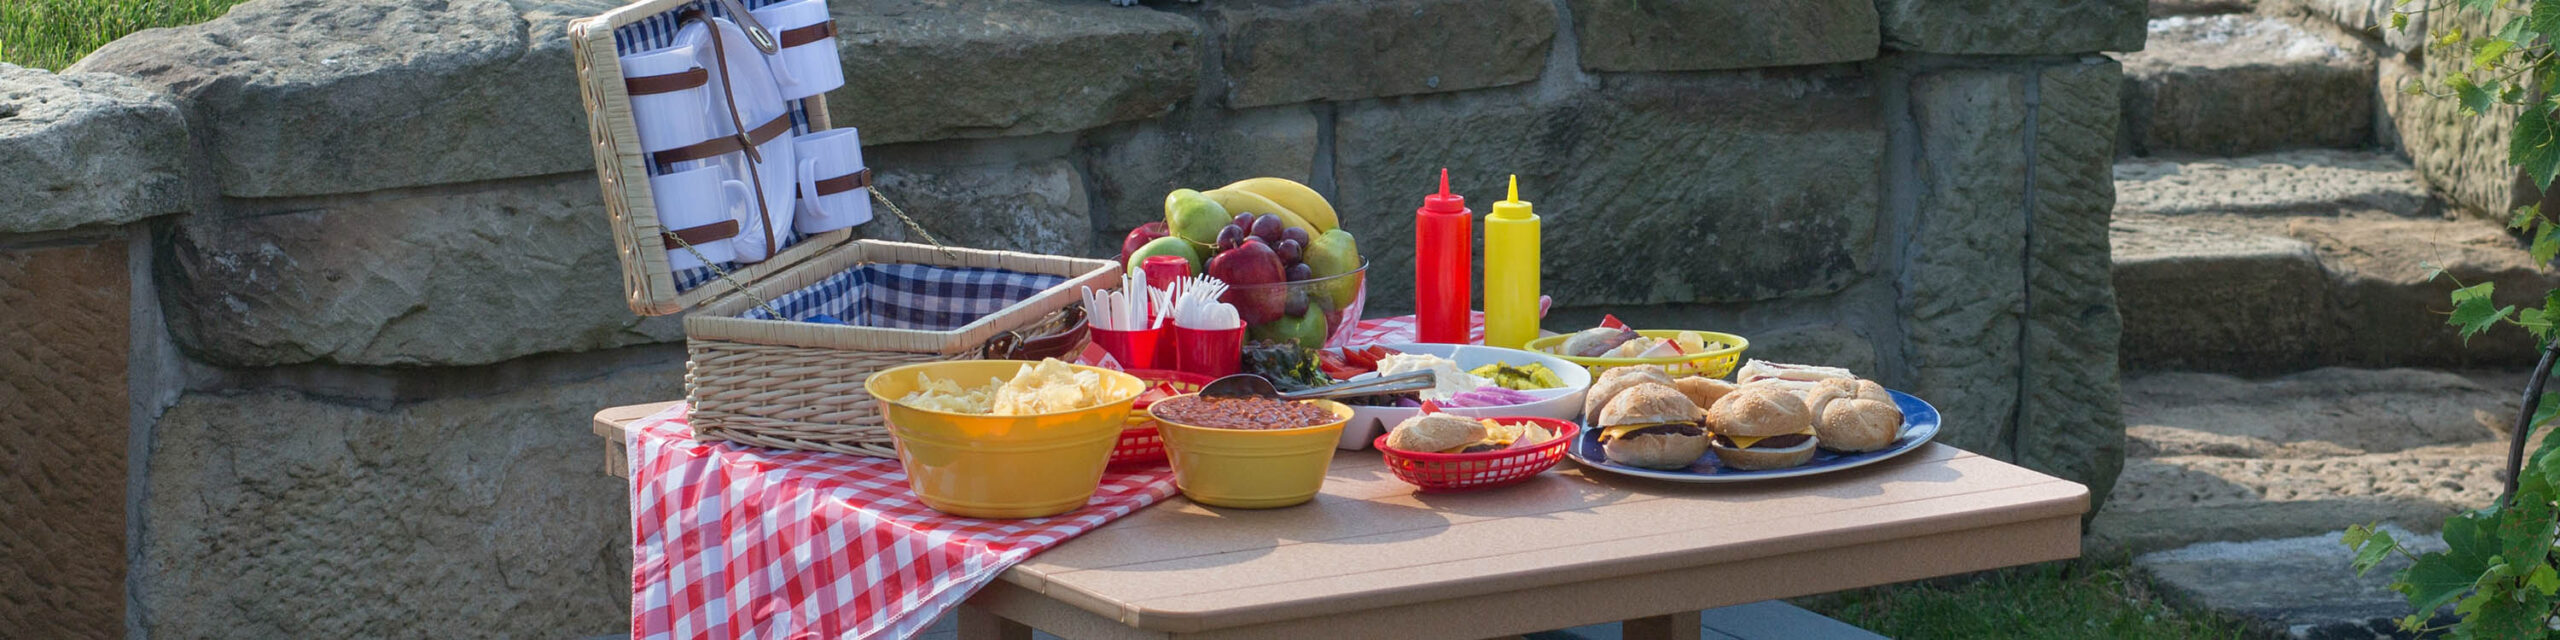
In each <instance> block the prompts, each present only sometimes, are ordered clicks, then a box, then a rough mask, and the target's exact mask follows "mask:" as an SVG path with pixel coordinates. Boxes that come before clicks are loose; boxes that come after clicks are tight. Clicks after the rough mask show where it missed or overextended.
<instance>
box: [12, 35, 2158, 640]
mask: <svg viewBox="0 0 2560 640" xmlns="http://www.w3.org/2000/svg"><path fill="white" fill-rule="evenodd" d="M613 4H615V2H613V1H612V0H513V1H507V0H447V1H445V2H440V3H413V2H403V1H400V0H352V1H351V0H252V1H251V2H248V3H246V4H243V5H241V6H239V7H238V8H236V9H234V10H233V11H232V12H231V13H230V14H229V15H227V16H225V17H223V18H221V19H219V20H216V21H214V22H211V23H207V24H203V25H197V26H191V27H183V28H177V29H162V30H152V31H146V32H142V33H138V34H135V35H132V36H129V37H127V38H124V39H122V40H119V41H117V42H115V43H113V44H110V45H108V46H107V47H106V48H104V49H102V50H100V51H99V52H97V53H95V54H93V55H92V56H90V57H89V58H88V59H86V60H83V61H82V62H80V63H79V64H77V65H75V66H74V67H73V68H72V69H71V70H69V71H68V72H66V73H64V74H61V75H54V74H46V73H42V72H35V71H25V70H19V69H14V68H7V67H0V150H9V151H13V152H15V153H0V176H6V177H8V178H10V179H11V181H12V183H13V184H27V185H37V187H36V188H34V189H31V190H30V194H31V195H30V198H29V199H26V200H23V201H22V202H24V203H25V204H24V205H23V206H16V207H13V208H9V209H0V301H5V302H6V304H7V305H8V306H9V307H11V308H12V309H13V310H16V309H36V310H40V311H43V312H44V315H43V316H42V317H41V318H39V319H37V320H33V321H32V324H26V325H24V326H21V323H27V322H30V321H28V320H20V319H18V317H17V316H12V317H11V318H9V319H0V327H7V328H9V329H11V330H13V331H14V332H15V333H13V334H12V335H25V336H31V337H32V338H34V340H33V341H30V342H27V343H26V344H25V345H24V346H20V345H15V344H13V345H12V347H11V348H9V349H0V373H5V374H6V376H7V377H6V378H0V389H5V390H10V391H16V392H17V393H14V394H10V396H0V407H5V408H7V409H13V410H12V411H8V412H7V414H6V415H9V416H10V419H11V420H12V421H11V422H8V423H0V460H13V461H14V460H18V459H21V458H23V459H25V460H32V461H34V463H35V464H39V465H44V464H50V465H56V466H57V467H59V468H60V469H61V470H60V471H59V472H51V471H49V472H47V475H43V476H37V477H38V478H40V479H41V480H42V482H41V483H35V484H33V485H32V486H31V487H29V488H28V489H26V490H25V491H23V493H30V494H35V495H43V496H47V499H46V500H44V501H41V502H40V503H28V504H22V503H17V502H9V501H7V500H5V499H0V519H8V520H12V521H35V522H39V523H42V524H41V525H40V526H39V527H38V528H37V529H36V531H38V535H34V536H32V537H9V536H0V566H8V567H12V569H11V570H0V588H5V589H7V590H8V591H9V592H10V593H12V594H16V593H19V592H21V591H26V592H29V593H35V594H39V599H34V600H29V599H22V598H14V597H13V598H7V599H0V625H10V624H11V623H13V622H17V621H21V620H30V619H32V618H31V617H30V616H29V614H28V613H27V612H28V611H52V610H55V609H54V608H52V607H49V606H46V605H43V604H41V603H48V602H74V601H76V602H81V603H84V604H85V605H88V606H87V607H86V608H79V609H64V610H77V611H80V612H82V613H83V616H79V617H75V616H52V617H51V618H48V619H45V620H43V621H41V622H42V623H43V624H54V625H62V628H63V629H64V632H65V633H64V634H63V635H113V634H114V631H115V630H116V629H119V628H121V629H125V630H127V631H129V632H130V633H131V634H132V635H136V636H149V635H168V636H179V637H269V636H310V635H316V636H350V635H399V634H427V635H474V634H510V635H530V636H563V635H578V634H597V633H608V632H612V631H614V630H616V629H618V628H619V627H621V625H622V624H623V621H624V618H623V616H624V615H625V613H626V607H627V599H626V598H624V597H623V595H624V589H625V588H626V586H627V575H626V571H627V567H626V566H625V565H626V564H627V562H628V556H627V540H626V539H625V538H626V533H625V527H626V525H625V523H624V519H625V518H627V516H628V514H627V511H626V508H625V507H624V503H623V500H624V497H623V495H622V491H623V488H622V485H621V484H620V482H619V481H616V480H613V479H610V478H607V477H604V476H602V475H600V474H599V473H597V468H596V465H595V461H596V460H595V459H596V453H595V451H596V448H595V447H594V445H593V441H592V436H589V435H587V433H586V425H585V423H586V416H588V415H589V414H591V413H592V412H593V411H595V410H596V409H599V408H602V407H605V406H609V405H616V404H626V403H636V402H644V401H652V400H661V399H667V398H673V397H676V396H677V395H678V394H679V393H680V389H679V375H680V374H679V371H680V368H681V359H682V353H681V350H680V349H679V348H677V347H676V346H675V344H674V343H676V342H677V341H680V339H681V331H680V330H679V329H678V328H677V326H676V324H675V323H674V322H673V321H672V320H671V319H641V318H637V317H634V316H632V315H631V314H630V313H629V312H628V311H627V310H626V309H624V308H623V306H622V304H621V302H620V301H619V299H618V295H617V294H616V292H617V291H618V290H619V287H620V283H619V276H618V271H617V270H616V268H615V266H614V263H613V260H614V256H613V253H612V248H611V241H610V237H609V233H608V231H607V229H606V228H605V223H606V219H605V216H604V215H603V212H602V210H601V207H599V206H598V204H599V203H598V195H597V192H596V189H595V188H594V182H593V180H592V174H591V173H590V172H591V166H590V164H589V163H590V162H591V160H590V156H589V154H588V152H587V150H586V148H585V144H586V143H585V137H584V122H585V120H584V116H583V114H582V113H581V112H580V110H579V107H578V106H577V104H576V101H575V93H574V92H575V78H574V76H573V72H572V70H571V66H570V63H569V59H568V47H567V43H566V38H565V33H564V29H565V25H566V22H567V20H569V19H570V18H573V17H576V16H583V15H590V14H594V13H599V12H601V11H603V10H605V9H607V8H610V7H611V6H612V5H613ZM836 5H837V12H838V16H837V18H838V23H839V25H840V26H842V27H843V33H841V34H840V35H839V36H838V43H839V45H840V46H841V48H842V50H843V57H844V60H845V65H846V69H847V77H848V80H849V85H848V86H847V87H846V88H845V89H843V90H840V91H838V92H835V93H834V94H831V95H830V96H829V97H828V100H829V104H830V107H831V109H832V110H833V111H834V112H835V113H836V114H838V115H837V118H838V120H839V121H840V122H841V123H844V124H850V125H854V126H859V127H861V128H862V129H863V130H864V135H865V137H866V139H867V140H868V141H869V142H871V143H872V144H873V145H875V146H874V147H873V148H871V149H869V150H868V157H869V158H870V159H871V161H872V163H873V164H874V166H876V167H878V168H879V171H880V176H879V180H880V183H881V185H882V188H883V189H884V190H886V191H888V192H889V193H891V194H892V195H894V196H896V197H897V198H898V199H900V201H901V202H902V203H903V204H904V205H906V207H907V208H908V209H910V210H912V211H916V212H920V213H921V214H922V217H923V220H922V222H923V224H924V225H925V226H926V227H928V228H929V229H930V230H931V231H933V232H934V233H935V234H936V235H937V236H940V237H942V238H944V239H945V240H946V241H950V242H954V243H956V244H961V245H966V246H976V247H988V248H1002V249H1022V250H1031V251H1041V252H1051V253H1075V254H1083V255H1104V254H1108V253H1110V252H1112V251H1113V250H1115V249H1116V248H1117V241H1118V238H1119V237H1120V235H1121V234H1122V233H1123V232H1124V231H1125V230H1126V229H1128V228H1129V227H1130V226H1133V225H1135V224H1137V223H1138V222H1140V221H1143V220H1146V219H1150V218H1154V217H1156V216H1157V215H1158V210H1159V207H1160V203H1161V200H1162V198H1163V194H1164V193H1165V192H1166V191H1167V190H1169V189H1172V188H1175V187H1183V186H1190V187H1203V186H1215V185H1218V184H1224V183H1225V182H1227V181H1230V180H1233V179H1237V178H1242V177H1248V176H1255V175H1277V176H1286V177H1292V178H1303V179H1306V181H1307V182H1309V183H1310V184H1312V185H1314V186H1316V188H1318V189H1319V190H1322V191H1324V192H1326V193H1327V194H1328V195H1329V196H1331V197H1332V198H1333V200H1334V202H1335V204H1336V205H1337V207H1338V208H1339V209H1340V210H1341V212H1342V215H1343V218H1344V220H1345V225H1346V226H1347V227H1348V228H1350V229H1352V230H1353V231H1354V232H1355V233H1357V234H1359V235H1360V236H1361V238H1362V240H1363V242H1362V244H1363V246H1364V247H1365V248H1366V249H1368V250H1369V251H1370V254H1371V256H1370V257H1371V258H1372V259H1373V260H1374V261H1375V263H1374V269H1375V270H1374V272H1373V275H1374V276H1375V278H1374V279H1373V280H1372V286H1373V289H1374V290H1373V292H1372V296H1371V299H1372V301H1373V302H1372V306H1371V308H1372V310H1373V311H1372V315H1379V314H1383V313H1391V312H1398V311H1400V310H1401V309H1402V308H1404V307H1406V306H1407V305H1406V304H1405V303H1404V300H1405V299H1406V298H1407V296H1408V294H1409V292H1410V290H1411V286H1410V279H1409V278H1407V277H1404V275H1403V274H1406V273H1409V272H1410V269H1411V258H1412V256H1411V252H1410V251H1409V249H1408V248H1407V247H1405V246H1404V244H1405V243H1403V242H1401V241H1400V240H1401V239H1402V238H1404V237H1408V236H1409V235H1410V234H1411V233H1412V231H1411V228H1410V224H1411V223H1410V220H1411V218H1410V217H1409V215H1408V213H1407V212H1409V211H1410V210H1411V209H1412V208H1413V207H1415V206H1417V204H1418V201H1419V197H1420V196H1421V195H1422V194H1423V193H1424V192H1425V191H1426V188H1427V187H1428V186H1429V181H1430V176H1431V175H1432V171H1433V170H1434V169H1437V168H1439V167H1443V166H1446V167H1449V168H1450V169H1451V170H1452V175H1453V177H1454V178H1455V180H1456V184H1455V186H1456V187H1457V188H1458V189H1459V190H1461V191H1462V192H1464V193H1466V194H1469V195H1470V196H1473V197H1474V198H1475V200H1476V201H1477V202H1478V203H1479V204H1478V208H1479V209H1482V207H1483V205H1482V204H1481V203H1484V202H1486V201H1488V200H1490V199H1492V198H1494V197H1496V196H1495V195H1494V194H1495V193H1496V187H1497V185H1498V184H1499V182H1500V180H1501V179H1502V177H1503V176H1504V175H1506V174H1511V173H1517V174H1519V175H1520V177H1521V181H1522V184H1523V185H1524V189H1525V192H1526V193H1527V194H1529V197H1530V198H1531V199H1533V200H1536V201H1537V202H1538V205H1539V212H1540V213H1541V214H1543V215H1545V216H1546V217H1547V220H1548V221H1549V225H1550V227H1549V232H1548V233H1549V236H1548V237H1549V238H1550V241H1549V249H1548V250H1547V251H1548V258H1547V265H1548V274H1549V275H1548V280H1547V282H1548V284H1547V287H1548V290H1549V291H1550V292H1551V293H1553V294H1554V295H1555V296H1556V297H1557V298H1558V300H1559V303H1560V305H1561V307H1560V308H1559V309H1558V310H1557V311H1556V313H1555V314H1554V315H1555V317H1554V318H1551V319H1550V322H1549V323H1548V326H1549V327H1550V328H1555V329H1564V330H1570V329H1572V328H1575V327H1577V326H1581V325H1583V324H1586V323H1589V322H1591V321H1593V320H1594V319H1596V318H1597V316H1598V315H1600V314H1601V313H1615V314H1617V315H1619V316H1620V317H1622V318H1624V319H1626V320H1628V321H1629V322H1632V323H1636V324H1639V325H1645V326H1666V327H1711V328H1718V329H1724V330H1731V331H1736V332H1739V333H1743V334H1745V335H1748V336H1751V337H1752V338H1754V341H1755V347H1754V351H1753V355H1755V356H1763V357H1767V358H1770V359H1776V360H1797V361H1817V362H1826V363H1834V364H1841V365H1845V366H1850V367H1853V368H1856V369H1858V370H1860V371H1863V372H1869V373H1871V374H1872V375H1874V376H1876V377H1878V378H1880V379H1882V380H1884V381H1885V382H1886V383H1888V384H1890V385H1893V386H1896V387H1899V388H1907V389H1912V390H1914V391H1916V392H1918V393H1920V394H1921V395H1923V396H1926V397H1928V398H1930V399H1932V400H1933V401H1935V402H1937V403H1938V404H1939V405H1940V406H1941V408H1943V409H1944V410H1945V412H1946V415H1947V419H1948V423H1947V424H1948V430H1947V432H1946V434H1945V438H1946V440H1947V441H1948V442H1950V443H1952V444H1955V445H1958V446H1963V447H1966V448H1969V449H1973V450H1976V451H1980V452H1983V453H1985V454H1989V455H1995V456H2000V457H2003V458H2008V459H2013V460H2019V461H2021V462H2022V463H2024V464H2027V465H2030V466H2032V467H2035V468H2037V469H2041V470H2044V471H2047V472H2049V473H2054V474H2057V475H2062V476H2065V477H2069V478H2073V479H2076V480H2081V481H2083V482H2087V483H2089V484H2091V485H2092V487H2093V493H2094V495H2096V496H2098V497H2099V498H2101V499H2102V498H2103V496H2104V495H2105V492H2106V490H2107V488H2108V487H2109V486H2110V485H2111V483H2112V482H2113V479H2114V477H2115V473H2116V467H2117V464H2118V461H2119V460H2120V459H2121V456H2122V452H2121V442H2122V428H2121V424H2120V420H2119V417H2118V416H2117V408H2116V401H2115V397H2116V392H2115V389H2116V374H2115V369H2116V367H2115V343H2116V335H2117V319H2116V318H2117V316H2116V312H2115V309H2114V295H2113V293H2112V290H2111V289H2110V288H2109V287H2110V285H2109V279H2108V275H2107V274H2108V266H2107V265H2108V259H2107V244H2106V237H2105V233H2106V219H2107V215H2108V210H2109V208H2110V206H2111V205H2112V202H2113V199H2114V195H2113V187H2112V183H2111V181H2110V179H2109V177H2108V175H2109V167H2110V162H2111V160H2110V159H2111V157H2112V156H2113V145H2114V131H2115V129H2116V125H2115V123H2116V118H2117V116H2116V104H2117V98H2116V91H2117V87H2118V86H2119V84H2120V77H2121V73H2122V72H2121V70H2120V69H2119V68H2118V66H2117V65H2116V64H2115V63H2114V62H2113V61H2111V60H2109V59H2107V58H2106V57H2104V56H2101V55H2098V52H2102V51H2122V50H2128V49H2135V48H2139V47H2140V46H2141V43H2142V39H2141V38H2142V33H2143V31H2142V26H2141V14H2142V11H2143V5H2142V4H2141V3H2139V2H2130V1H2125V0H2073V1H2072V2H2064V3H2055V2H2049V1H2041V0H2038V1H2030V0H1875V1H1872V2H1871V1H1870V0H1816V1H1790V2H1746V3H1741V4H1738V5H1737V4H1734V3H1730V2H1707V1H1702V0H1644V1H1642V2H1622V1H1618V0H1371V1H1365V2H1359V1H1350V0H1333V1H1323V0H1264V1H1256V0H1210V1H1209V2H1206V3H1203V4H1197V5H1194V4H1184V3H1166V4H1151V5H1148V6H1143V7H1135V8H1116V7H1112V6H1110V5H1109V3H1106V2H1102V1H1101V0H934V1H925V2H914V1H907V0H836ZM75 160H76V161H75ZM13 163H14V164H13ZM71 194H78V195H76V196H75V195H71ZM860 231H861V232H862V233H864V234H867V235H870V236H873V237H882V238H903V237H905V236H906V235H907V234H906V231H905V230H903V229H901V228H898V227H897V226H896V223H895V222H894V221H893V220H889V219H887V218H885V217H884V218H883V220H882V221H880V222H875V223H873V224H871V225H868V226H867V227H865V228H862V229H860ZM21 298H25V299H26V300H28V301H27V302H21ZM117 301H123V302H125V303H126V304H121V305H119V304H117ZM92 317H94V318H95V319H96V320H97V321H94V322H93V321H90V319H91V318H92ZM109 319H112V322H109V321H107V320H109ZM31 385H32V386H31ZM29 388H35V389H36V391H33V392H31V391H27V390H26V389H29ZM111 393H112V394H117V395H119V397H123V398H125V399H127V400H128V401H129V402H128V403H124V404H123V405H121V406H110V405H112V404H114V403H103V404H102V403H98V402H80V401H77V400H79V399H82V398H95V397H98V396H101V395H105V394H111ZM13 396H15V397H29V398H34V399H35V400H34V401H32V402H26V401H21V402H20V405H24V406H20V405H9V404H7V402H8V401H7V400H6V399H5V398H9V397H13ZM111 409H112V410H111ZM66 432H76V433H77V434H78V435H77V436H76V437H73V436H69V435H66ZM40 437H41V439H39V438H40ZM13 464H28V463H26V462H14V463H13ZM10 468H13V469H16V468H25V467H22V466H12V467H10ZM44 468H47V469H52V468H55V467H44ZM10 481H11V482H12V483H13V484H11V486H13V487H14V486H17V484H26V483H25V482H22V481H20V480H19V479H18V477H17V476H16V475H13V476H12V477H11V478H10ZM56 496H58V497H59V498H58V499H57V498H55V497H56ZM73 504H76V505H82V506H79V507H68V506H63V505H73ZM14 532H15V529H13V534H12V535H14ZM110 534H112V535H110ZM30 558H47V559H51V560H52V562H50V563H28V562H21V561H20V560H22V559H30ZM13 570H14V571H17V573H11V571H13ZM28 602H34V603H39V604H37V605H36V607H37V608H35V609H28V608H25V607H26V606H27V605H24V604H21V603H28ZM13 616H14V617H13Z"/></svg>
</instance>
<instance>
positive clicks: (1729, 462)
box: [1707, 384, 1816, 471]
mask: <svg viewBox="0 0 2560 640" xmlns="http://www.w3.org/2000/svg"><path fill="white" fill-rule="evenodd" d="M1707 430H1708V431H1712V432H1714V433H1715V437H1714V439H1713V440H1714V441H1713V442H1712V443H1711V445H1710V448H1711V449H1713V450H1714V451H1715V452H1716V458H1717V459H1718V460H1722V461H1724V466H1727V467H1732V468H1735V469H1742V470H1745V471H1757V470H1763V469H1784V468H1787V467H1793V466H1796V465H1800V464H1804V463H1805V462H1806V461H1808V460H1812V459H1813V449H1814V444H1815V441H1816V438H1815V437H1814V431H1813V410H1812V409H1809V408H1806V407H1805V404H1804V400H1802V399H1799V398H1797V397H1796V394H1794V393H1791V392H1788V391H1787V390H1785V389H1781V388H1778V387H1775V386H1771V385H1760V384H1746V385H1742V388H1739V389H1735V390H1733V392H1732V393H1728V394H1725V396H1724V397H1723V398H1719V399H1717V400H1716V406H1715V407H1713V408H1710V409H1708V410H1707Z"/></svg>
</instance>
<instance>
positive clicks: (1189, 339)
mask: <svg viewBox="0 0 2560 640" xmlns="http://www.w3.org/2000/svg"><path fill="white" fill-rule="evenodd" d="M1173 343H1174V346H1173V351H1174V354H1175V355H1174V358H1173V362H1174V367H1173V368H1174V370H1176V371H1181V372H1183V373H1195V374H1199V375H1204V376H1209V377H1211V378H1217V377H1220V376H1228V375H1234V374H1235V372H1236V371H1238V370H1241V369H1242V368H1243V365H1242V361H1243V360H1244V327H1236V328H1233V329H1193V328H1190V327H1183V326H1175V327H1174V328H1173Z"/></svg>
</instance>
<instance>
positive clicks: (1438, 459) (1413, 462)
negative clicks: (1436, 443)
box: [1370, 417, 1582, 493]
mask: <svg viewBox="0 0 2560 640" xmlns="http://www.w3.org/2000/svg"><path fill="white" fill-rule="evenodd" d="M1492 420H1493V421H1495V422H1534V423H1537V424H1538V425H1540V426H1544V427H1546V428H1548V429H1553V430H1555V432H1556V437H1555V439H1552V440H1548V441H1546V442H1543V443H1539V444H1538V445H1537V446H1534V447H1530V448H1527V449H1503V450H1500V451H1481V452H1476V453H1431V452H1424V451H1403V450H1398V449H1393V448H1389V447H1388V446H1387V437H1386V436H1384V435H1380V436H1378V439H1377V440H1376V441H1374V442H1371V443H1370V444H1371V445H1374V446H1376V447H1377V448H1378V452H1379V453H1381V454H1384V455H1385V456H1386V460H1387V469H1388V470H1389V471H1393V472H1395V474H1396V479H1398V480H1403V481H1405V482H1407V483H1411V484H1412V485H1413V486H1416V487H1421V488H1422V490H1423V491H1427V492H1433V493H1454V492H1459V491H1474V490H1477V489H1490V488H1493V487H1499V486H1503V485H1508V484H1513V483H1517V482H1520V481H1522V480H1527V479H1529V478H1530V477H1531V476H1535V475H1538V473H1539V472H1543V471H1546V470H1547V469H1549V468H1552V467H1554V466H1556V463H1557V462H1559V461H1562V460H1564V448H1565V447H1566V446H1567V445H1570V444H1572V443H1573V439H1574V438H1576V437H1580V436H1581V435H1582V425H1578V424H1574V423H1572V422H1570V421H1565V420H1557V419H1554V418H1528V417H1496V418H1492Z"/></svg>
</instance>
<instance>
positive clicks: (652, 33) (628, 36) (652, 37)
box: [613, 0, 809, 293]
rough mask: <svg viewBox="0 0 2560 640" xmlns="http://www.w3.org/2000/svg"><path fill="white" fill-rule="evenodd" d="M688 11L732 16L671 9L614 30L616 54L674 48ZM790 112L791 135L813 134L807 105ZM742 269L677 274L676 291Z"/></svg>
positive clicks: (755, 3)
mask: <svg viewBox="0 0 2560 640" xmlns="http://www.w3.org/2000/svg"><path fill="white" fill-rule="evenodd" d="M784 1H785V0H739V2H738V4H741V5H744V6H746V8H747V10H749V11H753V10H756V9H762V8H765V7H768V6H772V5H776V4H781V3H782V2H784ZM688 8H699V9H702V10H704V11H705V12H707V13H709V14H710V15H712V16H713V17H721V18H725V17H728V15H729V10H728V9H727V8H725V7H723V6H721V3H718V2H695V3H692V4H688V5H685V6H681V7H677V8H675V9H671V10H668V11H667V12H665V13H661V14H658V15H654V16H649V17H647V18H643V19H641V20H640V21H639V22H634V23H631V24H627V25H623V26H622V28H619V29H614V30H613V50H614V53H616V54H617V55H625V56H627V55H631V54H634V53H639V52H643V51H654V50H657V49H664V48H667V47H670V46H674V45H675V42H676V31H677V30H679V29H682V28H683V27H684V24H683V22H681V21H680V20H679V18H681V17H682V16H683V15H684V10H685V9H688ZM790 109H791V132H792V133H793V134H795V135H805V134H807V133H809V110H808V109H807V108H806V106H805V105H803V104H802V103H801V101H799V100H792V101H790ZM641 164H642V165H645V166H646V167H648V171H649V175H651V176H658V175H664V174H665V173H666V167H661V166H658V163H655V162H644V163H641ZM806 238H807V236H803V235H801V234H800V233H799V232H797V231H794V232H792V233H790V234H789V235H788V236H786V237H784V238H783V239H782V246H783V248H786V249H787V248H790V247H791V246H792V245H796V244H800V241H801V240H804V239H806ZM677 251H682V249H677ZM777 253H779V252H777ZM739 266H740V265H739V264H738V263H736V262H723V263H720V264H718V265H713V266H705V267H695V268H692V269H686V270H683V271H678V272H675V274H674V276H675V285H676V291H677V292H679V293H681V292H685V291H692V290H693V289H694V287H699V286H702V285H703V284H705V283H709V282H711V281H713V280H718V279H720V272H723V271H726V272H731V273H735V272H737V270H738V268H739Z"/></svg>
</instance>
